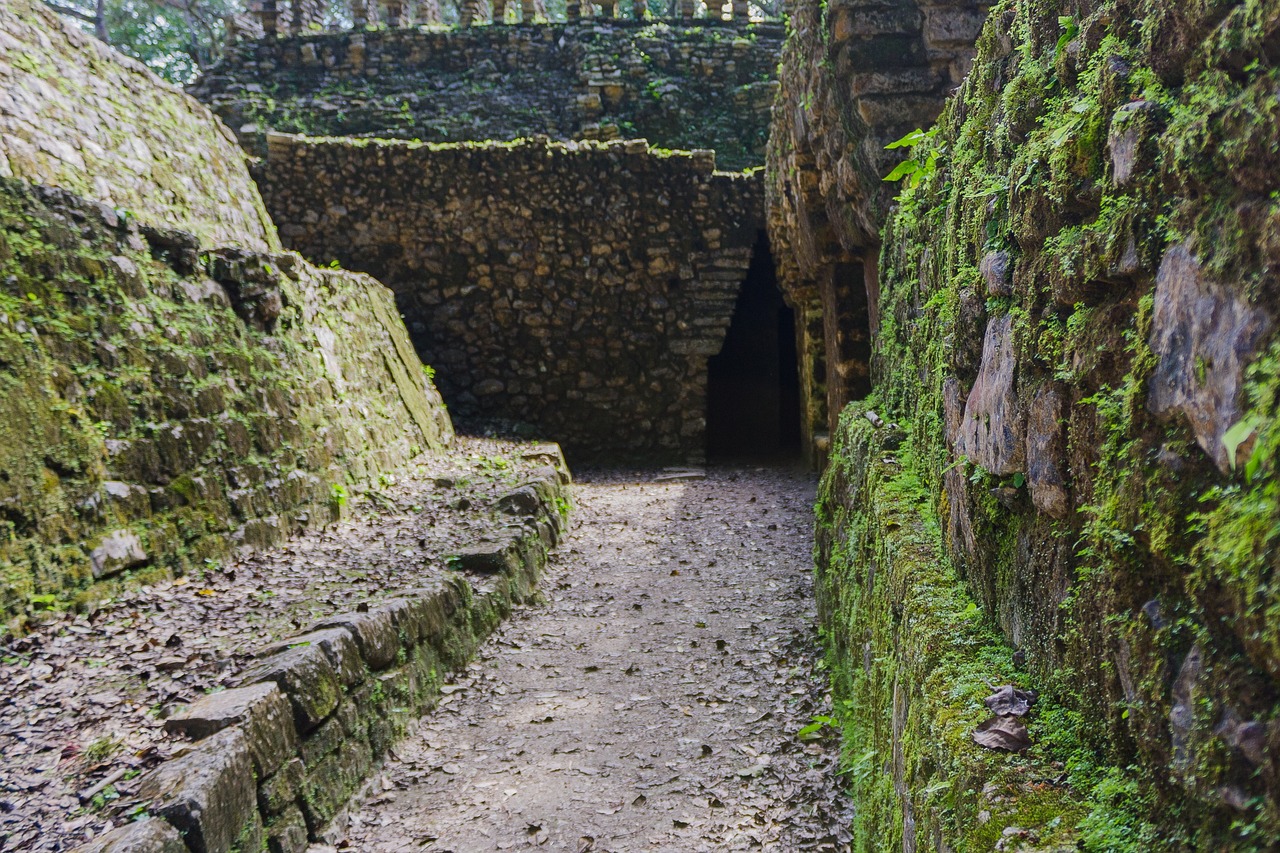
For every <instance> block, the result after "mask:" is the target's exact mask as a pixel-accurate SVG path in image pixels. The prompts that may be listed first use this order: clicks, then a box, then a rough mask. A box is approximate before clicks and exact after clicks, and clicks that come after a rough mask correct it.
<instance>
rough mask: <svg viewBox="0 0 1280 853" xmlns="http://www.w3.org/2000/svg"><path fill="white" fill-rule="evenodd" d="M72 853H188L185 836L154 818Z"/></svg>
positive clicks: (83, 846) (126, 826)
mask: <svg viewBox="0 0 1280 853" xmlns="http://www.w3.org/2000/svg"><path fill="white" fill-rule="evenodd" d="M72 853H188V851H187V845H185V844H183V843H182V836H181V835H179V834H178V831H177V830H176V829H174V828H173V827H172V826H171V825H169V824H168V823H165V822H164V821H163V820H160V819H159V818H154V817H148V818H144V819H142V820H139V821H134V822H133V823H126V824H125V825H124V826H121V827H117V828H116V829H113V830H111V831H110V832H108V833H106V834H105V835H100V836H98V837H97V838H95V839H93V840H92V841H90V842H88V843H87V844H83V845H81V846H79V847H77V848H75V850H74V851H72Z"/></svg>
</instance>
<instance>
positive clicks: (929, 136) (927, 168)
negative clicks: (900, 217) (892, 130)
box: [884, 125, 945, 189]
mask: <svg viewBox="0 0 1280 853" xmlns="http://www.w3.org/2000/svg"><path fill="white" fill-rule="evenodd" d="M937 135H938V126H937V125H934V126H933V127H931V128H930V129H929V130H920V129H919V128H916V129H915V130H913V131H911V132H910V133H908V134H907V135H906V136H904V137H902V138H901V139H899V140H897V141H896V142H890V143H889V144H888V145H886V146H885V150H886V151H892V150H894V149H896V148H915V147H916V146H919V145H924V144H925V143H927V142H931V141H932V140H933V138H934V137H935V136H937ZM944 150H945V149H944V147H943V146H934V147H932V148H930V149H929V152H928V154H927V155H926V156H925V157H924V159H920V158H919V157H916V156H912V157H910V158H908V159H906V160H903V161H902V162H901V163H899V164H898V165H897V166H895V167H894V169H893V171H892V172H890V173H889V174H887V175H885V176H884V179H885V180H886V181H891V182H897V181H903V180H905V181H906V187H907V189H914V188H915V187H916V186H918V185H919V184H920V181H922V180H924V179H925V178H927V177H928V176H929V175H932V174H933V173H934V172H935V171H937V168H938V157H939V156H941V155H942V153H943V152H944ZM912 153H913V154H914V152H912Z"/></svg>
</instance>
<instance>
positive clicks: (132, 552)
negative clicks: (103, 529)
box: [89, 530, 147, 578]
mask: <svg viewBox="0 0 1280 853" xmlns="http://www.w3.org/2000/svg"><path fill="white" fill-rule="evenodd" d="M146 561H147V552H146V551H144V550H142V541H141V540H140V539H139V538H138V534H136V533H134V532H133V531H131V530H115V531H112V532H111V533H108V534H107V535H106V536H104V537H102V542H101V543H100V544H99V545H98V547H96V548H94V549H93V551H91V552H90V553H89V562H90V563H92V564H93V576H94V577H95V578H104V577H108V576H110V575H114V574H119V573H120V572H123V571H124V570H125V569H128V568H131V567H133V566H137V565H139V564H141V563H145V562H146Z"/></svg>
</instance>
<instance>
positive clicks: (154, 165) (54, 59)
mask: <svg viewBox="0 0 1280 853" xmlns="http://www.w3.org/2000/svg"><path fill="white" fill-rule="evenodd" d="M0 42H2V43H3V46H4V50H3V51H2V52H0V92H3V93H4V95H3V97H0V177H6V178H21V179H23V180H26V181H30V182H31V183H37V184H47V185H50V186H57V187H63V188H65V189H68V190H71V191H73V192H76V193H79V194H80V195H82V196H84V197H86V198H91V199H93V200H95V201H99V202H104V203H105V204H107V205H108V206H109V207H111V208H121V209H124V210H128V211H130V212H132V214H133V215H134V216H138V217H141V218H142V219H143V220H145V221H146V222H148V223H151V224H154V225H161V226H166V227H178V228H182V229H184V230H186V231H190V232H192V233H194V234H197V235H199V236H200V237H201V238H202V239H203V240H207V241H217V242H231V243H238V244H240V245H243V246H246V247H248V248H250V249H253V250H267V249H278V248H279V242H278V239H277V237H276V234H275V229H274V228H273V227H272V225H271V222H270V220H269V219H268V218H267V215H266V213H265V211H264V210H263V207H262V200H261V198H260V197H259V195H258V191H257V188H256V187H255V186H254V183H253V181H252V180H251V179H250V177H249V172H248V170H247V169H246V167H245V159H244V154H243V153H242V152H241V151H240V150H239V149H238V148H237V147H236V145H235V141H234V139H233V138H232V137H231V135H230V134H229V133H228V132H227V130H226V128H225V127H223V126H222V124H221V123H220V122H218V121H217V119H215V118H214V117H213V115H212V114H211V113H210V112H209V110H207V109H205V108H204V107H203V106H202V105H201V104H199V103H198V102H197V101H196V100H195V99H194V98H190V97H188V96H186V95H184V94H182V92H180V91H177V90H175V89H174V88H173V87H172V86H170V85H169V84H167V83H163V82H161V81H160V80H159V78H157V77H156V76H155V75H153V74H152V73H151V72H150V71H148V70H147V69H146V68H144V67H143V65H142V64H141V63H139V62H135V61H134V60H132V59H128V58H126V57H124V56H122V55H121V54H119V53H116V52H115V51H114V50H112V49H111V48H109V47H108V46H107V45H105V44H103V43H102V42H100V41H98V40H97V39H95V38H93V37H92V36H90V35H88V34H86V33H83V32H81V31H80V29H79V27H78V26H77V25H76V24H74V23H72V22H70V21H68V20H67V19H65V18H63V17H61V16H59V15H55V14H54V13H53V12H51V11H50V10H49V9H48V8H47V7H45V5H44V4H42V3H36V2H29V0H6V3H5V14H4V15H3V16H2V17H0ZM175 140H182V142H181V144H175Z"/></svg>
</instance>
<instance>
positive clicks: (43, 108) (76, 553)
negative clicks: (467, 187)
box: [0, 3, 452, 621]
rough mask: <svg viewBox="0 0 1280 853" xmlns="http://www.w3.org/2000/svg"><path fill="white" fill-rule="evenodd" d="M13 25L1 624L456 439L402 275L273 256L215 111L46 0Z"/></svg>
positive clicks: (3, 114)
mask: <svg viewBox="0 0 1280 853" xmlns="http://www.w3.org/2000/svg"><path fill="white" fill-rule="evenodd" d="M0 38H2V39H3V40H4V43H5V46H6V51H5V53H4V54H3V55H0V80H3V81H4V83H5V91H4V95H3V97H2V99H0V126H2V127H3V128H4V134H3V136H0V165H3V167H4V170H5V172H6V175H7V177H5V178H2V179H0V181H3V183H2V184H0V221H2V222H3V225H4V228H3V231H0V367H3V373H0V383H2V385H0V388H2V389H3V393H2V394H0V415H2V417H0V567H3V578H2V581H0V582H2V584H3V586H0V614H2V615H3V616H4V617H5V619H6V621H7V620H8V619H9V618H10V617H13V616H15V615H16V614H21V613H22V612H24V611H25V610H26V609H27V608H29V607H30V606H31V600H32V597H33V596H34V597H37V598H39V597H49V598H53V597H74V596H76V595H77V594H84V595H87V596H92V595H100V594H103V593H102V589H101V587H102V585H101V584H96V585H95V584H94V583H93V582H94V581H98V580H100V579H104V578H109V577H111V576H113V575H116V574H119V573H120V572H122V571H124V570H126V569H130V570H132V574H135V575H137V574H139V573H141V574H143V575H145V574H147V573H148V572H151V573H164V572H168V571H170V570H172V569H174V568H178V569H182V568H191V567H193V566H199V565H202V564H203V561H204V560H206V559H212V558H217V557H220V556H222V555H224V554H226V553H227V552H228V551H229V550H230V549H232V548H234V547H237V546H239V545H257V546H264V545H269V544H273V543H277V542H280V541H281V540H283V538H285V537H286V536H288V535H289V534H290V533H292V532H294V531H295V530H298V529H300V528H302V527H305V526H307V525H310V524H313V523H315V522H319V521H325V520H328V519H329V518H331V517H332V515H333V514H334V513H335V512H336V511H337V509H338V508H339V503H340V502H339V501H337V500H335V495H337V494H342V493H344V490H345V488H347V487H348V486H354V484H356V483H359V482H368V481H370V480H376V479H377V477H378V475H379V474H381V473H384V472H389V471H394V470H395V469H396V468H397V467H398V466H400V465H402V464H404V462H406V461H407V460H408V459H410V458H411V457H412V456H415V455H417V454H418V453H421V452H424V451H427V450H430V449H433V448H438V447H440V446H441V445H442V444H443V443H446V442H448V440H449V438H450V436H451V435H452V427H451V425H450V422H449V419H448V416H447V415H446V414H445V412H444V410H443V407H442V405H441V403H440V398H439V396H438V394H437V393H436V391H435V389H434V387H433V386H432V385H431V382H430V380H429V379H428V378H427V377H426V376H425V375H424V373H423V369H422V365H421V363H420V362H419V361H418V358H417V356H416V355H415V353H414V351H413V348H412V346H411V344H410V343H409V341H408V339H407V337H406V335H405V330H404V327H403V325H402V324H401V323H400V321H399V318H398V317H397V315H396V310H395V304H394V302H393V301H392V297H391V294H390V292H389V291H387V290H386V288H384V287H383V286H382V285H380V284H378V283H377V282H376V281H373V280H372V279H370V278H368V277H367V276H360V275H355V274H352V273H347V272H344V271H342V270H327V269H324V270H322V269H317V268H315V267H313V266H311V265H309V264H307V263H306V262H305V261H303V260H302V259H301V258H299V257H298V256H297V255H294V254H292V253H287V252H283V251H281V250H280V249H279V242H278V238H277V237H276V232H275V227H274V226H273V225H272V223H271V221H270V219H269V218H268V217H267V215H266V213H265V211H264V210H263V207H262V201H261V198H260V197H259V195H258V192H257V189H256V187H255V186H254V184H253V182H252V180H251V179H250V177H249V173H248V170H247V168H246V166H245V162H244V158H243V155H242V154H241V152H240V151H239V149H237V148H236V147H235V145H234V143H233V142H231V140H230V139H229V138H228V136H227V135H226V133H225V130H223V129H222V128H221V127H220V126H219V125H218V124H217V122H216V120H215V119H213V117H212V116H211V115H210V114H209V113H208V112H207V111H205V110H204V108H203V107H201V106H200V105H199V104H197V103H195V102H194V101H193V100H192V99H190V98H189V97H187V96H185V95H183V94H182V93H181V92H178V91H175V90H173V89H171V88H169V87H165V86H164V85H163V84H160V83H159V82H158V81H156V80H155V78H154V77H152V76H151V75H150V74H149V73H148V72H146V71H145V70H144V69H143V68H142V67H141V66H139V65H137V64H136V63H129V62H124V61H122V60H121V59H120V58H119V57H117V56H116V55H114V54H113V53H111V52H109V51H107V50H106V49H105V48H103V47H102V46H101V45H100V44H98V43H97V42H96V41H94V40H92V39H90V38H88V37H87V36H82V35H81V34H79V33H78V32H75V31H74V30H72V29H71V28H69V27H67V26H65V25H63V24H62V23H61V22H60V21H59V20H58V18H57V17H56V16H54V15H52V14H51V13H48V12H45V11H42V10H41V9H39V8H37V7H35V6H32V5H29V4H26V3H22V4H18V5H17V6H13V7H11V8H9V9H7V10H6V12H5V14H4V15H3V16H0ZM176 137H181V138H185V139H188V140H190V141H191V143H192V144H191V145H188V146H179V147H177V148H174V146H173V145H172V140H173V139H174V138H176ZM19 178H20V179H22V181H19V180H17V179H19ZM32 183H39V184H48V185H52V186H54V187H58V189H45V188H39V189H36V188H32V187H31V186H30V184H32Z"/></svg>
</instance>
